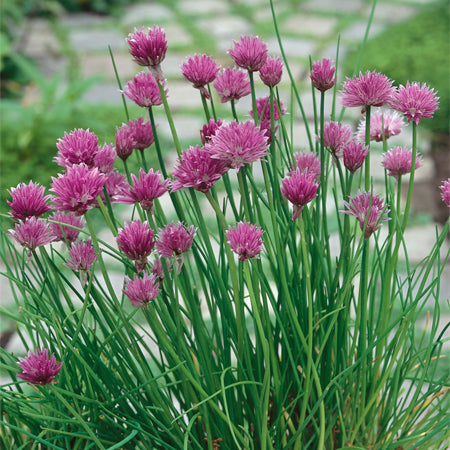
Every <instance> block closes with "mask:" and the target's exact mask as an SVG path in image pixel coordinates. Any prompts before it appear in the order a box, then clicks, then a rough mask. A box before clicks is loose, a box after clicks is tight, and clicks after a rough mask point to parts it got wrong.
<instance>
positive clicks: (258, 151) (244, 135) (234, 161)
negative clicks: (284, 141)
mask: <svg viewBox="0 0 450 450" xmlns="http://www.w3.org/2000/svg"><path fill="white" fill-rule="evenodd" d="M205 148H206V149H207V150H208V151H210V152H211V157H212V158H215V159H219V160H221V161H223V162H224V163H225V165H226V166H227V167H229V168H233V169H239V168H240V167H242V166H244V165H245V164H248V163H251V162H254V161H258V160H259V159H260V158H262V157H263V156H265V155H267V154H268V152H267V148H268V140H267V137H266V136H265V134H264V131H262V130H261V129H260V128H259V127H257V126H256V125H255V124H254V123H253V121H251V120H248V121H247V122H240V123H237V122H236V121H233V122H231V123H230V124H228V125H222V126H221V127H220V128H219V129H218V130H217V132H216V134H215V136H214V137H213V138H212V139H211V142H209V143H207V144H206V145H205Z"/></svg>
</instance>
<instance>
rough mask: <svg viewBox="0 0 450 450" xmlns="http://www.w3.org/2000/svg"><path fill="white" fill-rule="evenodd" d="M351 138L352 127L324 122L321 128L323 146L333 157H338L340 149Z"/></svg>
mask: <svg viewBox="0 0 450 450" xmlns="http://www.w3.org/2000/svg"><path fill="white" fill-rule="evenodd" d="M351 136H352V127H351V126H350V125H342V124H341V123H338V122H325V126H324V128H323V145H324V147H325V148H328V150H329V151H330V153H331V154H332V155H333V156H338V155H339V153H340V152H341V150H342V147H343V146H344V144H345V143H347V142H348V141H349V140H350V138H351ZM318 139H319V140H320V138H319V137H318Z"/></svg>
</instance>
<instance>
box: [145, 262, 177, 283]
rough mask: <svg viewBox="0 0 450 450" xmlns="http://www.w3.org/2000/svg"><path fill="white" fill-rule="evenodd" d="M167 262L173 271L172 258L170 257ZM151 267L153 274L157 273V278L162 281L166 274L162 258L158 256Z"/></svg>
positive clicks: (168, 268)
mask: <svg viewBox="0 0 450 450" xmlns="http://www.w3.org/2000/svg"><path fill="white" fill-rule="evenodd" d="M166 263H167V270H168V272H171V271H172V264H171V260H170V259H168V260H166ZM150 267H151V271H152V274H153V275H155V276H156V278H158V280H159V282H160V283H161V282H162V281H163V280H164V278H165V276H166V275H165V273H164V268H163V265H162V261H161V258H159V257H156V258H155V260H154V261H153V263H152V265H151V266H150Z"/></svg>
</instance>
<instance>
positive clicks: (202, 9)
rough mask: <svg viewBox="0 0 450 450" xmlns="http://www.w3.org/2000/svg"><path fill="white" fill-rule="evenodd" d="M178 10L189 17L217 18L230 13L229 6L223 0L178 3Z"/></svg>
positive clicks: (191, 0) (194, 0)
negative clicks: (211, 16)
mask: <svg viewBox="0 0 450 450" xmlns="http://www.w3.org/2000/svg"><path fill="white" fill-rule="evenodd" d="M177 10H178V12H179V13H180V14H184V15H188V16H192V15H198V16H202V15H210V14H214V15H215V16H216V17H217V15H218V14H223V13H225V12H227V11H228V5H227V3H226V2H224V1H221V0H185V1H181V2H179V3H178V6H177Z"/></svg>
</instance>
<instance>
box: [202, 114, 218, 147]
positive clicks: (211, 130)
mask: <svg viewBox="0 0 450 450" xmlns="http://www.w3.org/2000/svg"><path fill="white" fill-rule="evenodd" d="M221 125H222V121H221V120H220V119H217V122H216V121H215V120H214V119H212V118H211V119H209V122H208V123H207V124H205V125H203V128H202V129H201V130H200V139H201V141H202V144H203V145H205V144H206V143H207V142H209V141H210V140H211V139H212V137H213V136H214V135H215V134H216V131H217V129H218V128H219V127H220V126H221Z"/></svg>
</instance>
